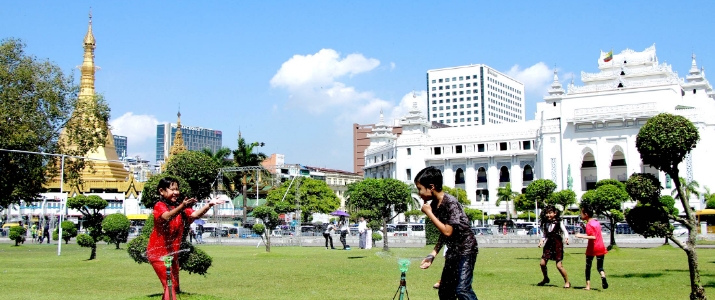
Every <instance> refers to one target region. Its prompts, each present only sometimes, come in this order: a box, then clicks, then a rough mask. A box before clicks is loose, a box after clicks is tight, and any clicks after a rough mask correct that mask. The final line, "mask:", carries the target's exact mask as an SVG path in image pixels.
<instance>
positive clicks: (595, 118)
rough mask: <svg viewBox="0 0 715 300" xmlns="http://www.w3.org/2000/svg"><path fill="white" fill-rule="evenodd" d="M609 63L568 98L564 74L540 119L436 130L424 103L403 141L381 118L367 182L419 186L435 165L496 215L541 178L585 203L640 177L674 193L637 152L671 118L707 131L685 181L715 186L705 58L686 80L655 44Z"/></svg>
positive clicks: (714, 106)
mask: <svg viewBox="0 0 715 300" xmlns="http://www.w3.org/2000/svg"><path fill="white" fill-rule="evenodd" d="M606 57H607V54H606V53H604V52H601V55H600V57H599V58H598V68H599V72H597V73H585V72H582V74H581V80H582V81H583V82H584V85H583V86H576V85H574V84H573V82H572V83H571V84H569V85H568V92H566V91H564V89H563V88H562V85H561V83H560V82H559V80H558V76H557V74H554V82H553V83H552V85H551V88H550V89H549V91H548V95H547V96H545V97H544V101H543V102H540V103H538V104H537V110H536V116H535V120H530V121H526V122H514V123H506V122H505V123H502V124H489V123H488V122H487V123H486V124H484V125H481V126H477V127H474V126H472V127H450V128H439V129H435V128H430V125H429V122H428V121H427V118H425V116H424V112H421V111H419V110H418V109H417V106H416V104H415V105H414V106H413V109H412V110H411V111H410V114H409V115H408V116H405V117H403V118H402V119H401V120H400V125H401V126H402V128H403V133H402V135H400V136H399V137H398V136H396V135H394V134H392V133H391V128H390V126H388V125H386V124H385V122H384V120H383V117H382V115H381V116H380V122H379V123H378V124H377V125H376V126H375V128H374V129H373V133H372V134H370V135H368V137H369V138H370V140H371V143H370V146H369V148H368V149H367V150H366V151H365V167H364V170H365V176H366V177H370V178H396V179H399V180H402V181H405V182H412V181H413V179H414V176H415V175H416V174H417V172H419V171H420V170H421V169H422V168H424V167H427V166H435V167H437V168H439V169H441V170H442V171H443V175H444V184H445V185H446V186H450V187H461V188H463V189H465V190H466V191H467V195H468V197H469V200H470V201H471V203H472V205H471V206H472V207H474V208H479V209H484V210H486V211H488V213H490V214H493V213H498V212H505V211H506V205H505V204H504V203H502V204H501V205H500V206H499V207H497V206H495V205H494V203H495V200H496V198H495V197H496V194H497V189H498V188H499V187H502V186H505V185H506V184H507V183H511V186H512V189H513V190H514V191H517V192H523V190H524V188H526V186H527V185H528V184H529V183H530V182H531V181H532V180H535V179H538V178H545V179H551V180H553V181H554V182H555V183H556V184H557V185H558V190H561V189H571V190H573V191H575V192H576V194H577V197H578V198H579V199H580V197H581V195H583V193H584V192H585V191H587V190H588V189H592V188H594V185H595V183H596V182H597V181H598V180H601V179H609V178H610V179H617V180H619V181H623V182H625V181H626V179H627V178H628V176H630V174H633V173H634V172H649V173H653V174H658V176H659V178H660V180H661V182H662V184H663V186H664V188H665V189H664V190H663V194H664V195H669V194H670V193H671V191H672V189H673V188H675V185H674V184H673V182H672V181H673V179H671V178H669V177H668V176H666V175H665V174H664V173H662V172H658V171H657V170H656V169H654V168H651V167H650V166H648V165H645V166H644V165H643V163H642V162H641V159H640V154H639V153H638V150H637V149H636V147H635V141H636V136H637V134H638V131H639V129H640V127H641V126H642V125H643V124H645V122H646V121H647V120H648V119H649V118H650V117H653V116H655V115H657V114H659V113H662V112H667V113H672V114H678V115H682V116H685V117H687V118H688V119H690V120H691V121H692V122H693V123H694V124H695V126H696V127H697V128H698V129H699V130H700V137H701V140H700V142H699V143H698V145H697V147H696V149H695V150H693V151H692V152H691V154H690V155H689V156H688V157H687V159H686V160H685V161H684V162H683V163H682V165H681V166H680V170H681V174H682V177H684V178H685V179H686V180H688V181H691V180H697V181H698V182H699V183H700V186H701V188H702V187H704V186H709V187H712V188H715V174H713V170H712V166H713V165H715V155H713V154H714V153H713V151H714V150H713V148H715V147H713V146H715V100H714V98H715V93H714V92H713V89H712V87H711V85H710V84H709V83H708V81H707V80H706V79H705V74H704V70H703V69H699V68H698V66H697V65H696V61H695V55H693V60H692V67H691V69H690V71H689V74H688V75H687V76H686V78H685V79H683V78H680V77H678V74H677V73H676V72H673V70H672V68H671V66H670V65H667V64H665V63H660V62H659V61H658V57H657V56H656V52H655V45H653V46H651V47H649V48H647V49H645V50H644V51H642V52H635V51H633V50H630V49H626V50H624V51H622V52H621V53H620V54H615V55H613V57H612V60H610V61H608V62H605V61H604V60H606ZM429 113H431V112H429ZM631 205H632V204H631ZM678 206H679V205H678ZM690 206H691V207H693V208H695V209H700V208H703V203H702V201H701V199H696V198H693V199H690Z"/></svg>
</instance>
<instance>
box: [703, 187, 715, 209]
mask: <svg viewBox="0 0 715 300" xmlns="http://www.w3.org/2000/svg"><path fill="white" fill-rule="evenodd" d="M703 198H705V208H707V209H714V208H715V194H713V193H711V192H710V188H709V187H707V186H705V192H704V193H703Z"/></svg>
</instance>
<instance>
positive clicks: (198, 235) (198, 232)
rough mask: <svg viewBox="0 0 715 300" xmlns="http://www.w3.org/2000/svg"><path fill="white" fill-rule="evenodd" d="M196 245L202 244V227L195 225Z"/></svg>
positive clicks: (201, 225)
mask: <svg viewBox="0 0 715 300" xmlns="http://www.w3.org/2000/svg"><path fill="white" fill-rule="evenodd" d="M196 243H198V244H203V243H204V225H203V224H199V225H196Z"/></svg>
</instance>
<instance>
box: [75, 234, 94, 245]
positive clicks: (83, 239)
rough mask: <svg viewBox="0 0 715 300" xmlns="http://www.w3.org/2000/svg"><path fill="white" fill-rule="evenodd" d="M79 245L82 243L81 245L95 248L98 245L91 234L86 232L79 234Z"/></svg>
mask: <svg viewBox="0 0 715 300" xmlns="http://www.w3.org/2000/svg"><path fill="white" fill-rule="evenodd" d="M77 245H80V247H87V248H94V247H96V246H97V245H96V243H95V242H94V239H93V238H92V237H91V236H89V234H84V233H83V234H80V235H78V236H77Z"/></svg>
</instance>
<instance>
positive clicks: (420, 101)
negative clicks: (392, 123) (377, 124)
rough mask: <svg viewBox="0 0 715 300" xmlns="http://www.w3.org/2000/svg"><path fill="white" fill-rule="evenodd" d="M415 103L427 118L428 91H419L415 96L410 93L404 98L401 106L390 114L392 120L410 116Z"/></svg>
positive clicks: (396, 107)
mask: <svg viewBox="0 0 715 300" xmlns="http://www.w3.org/2000/svg"><path fill="white" fill-rule="evenodd" d="M415 102H417V108H419V110H420V111H421V112H422V115H424V116H425V117H427V91H417V92H414V94H413V93H412V92H409V93H407V94H405V95H404V96H402V100H400V104H398V105H397V106H395V107H394V108H393V109H392V112H391V113H390V114H389V116H390V118H392V119H395V120H397V119H400V118H402V117H404V116H406V115H408V114H409V113H410V110H411V109H412V105H413V104H414V103H415Z"/></svg>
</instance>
